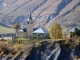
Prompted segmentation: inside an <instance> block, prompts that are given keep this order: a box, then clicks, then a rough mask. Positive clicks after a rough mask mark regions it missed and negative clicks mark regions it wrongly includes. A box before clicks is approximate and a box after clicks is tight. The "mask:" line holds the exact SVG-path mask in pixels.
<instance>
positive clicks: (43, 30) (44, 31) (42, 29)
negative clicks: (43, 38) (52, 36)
mask: <svg viewBox="0 0 80 60" xmlns="http://www.w3.org/2000/svg"><path fill="white" fill-rule="evenodd" d="M33 33H49V32H48V31H47V30H46V29H44V28H43V27H40V28H38V29H37V30H35V31H33Z"/></svg>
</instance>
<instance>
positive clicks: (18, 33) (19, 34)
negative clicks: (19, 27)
mask: <svg viewBox="0 0 80 60" xmlns="http://www.w3.org/2000/svg"><path fill="white" fill-rule="evenodd" d="M17 37H18V38H25V37H27V35H26V32H17Z"/></svg>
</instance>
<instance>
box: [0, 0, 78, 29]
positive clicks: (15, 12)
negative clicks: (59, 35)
mask: <svg viewBox="0 0 80 60" xmlns="http://www.w3.org/2000/svg"><path fill="white" fill-rule="evenodd" d="M30 13H32V18H33V20H34V21H35V25H34V27H39V26H44V27H45V28H46V29H49V28H50V27H51V26H52V25H53V24H54V23H55V22H58V23H60V24H61V26H62V28H64V29H66V30H67V29H68V30H69V29H71V28H73V27H79V26H80V0H0V25H2V26H7V27H11V26H12V25H14V24H15V23H16V22H17V21H18V22H19V24H20V25H22V24H23V25H24V26H25V25H26V20H27V19H28V17H29V14H30Z"/></svg>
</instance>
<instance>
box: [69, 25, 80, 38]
mask: <svg viewBox="0 0 80 60" xmlns="http://www.w3.org/2000/svg"><path fill="white" fill-rule="evenodd" d="M69 33H70V37H71V38H73V39H74V38H78V36H80V30H79V29H78V28H77V27H74V28H73V29H71V30H70V31H69Z"/></svg>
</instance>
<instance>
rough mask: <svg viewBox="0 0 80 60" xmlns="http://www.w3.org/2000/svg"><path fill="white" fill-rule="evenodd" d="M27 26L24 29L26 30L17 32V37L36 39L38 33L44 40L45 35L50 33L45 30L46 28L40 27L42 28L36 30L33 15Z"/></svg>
mask: <svg viewBox="0 0 80 60" xmlns="http://www.w3.org/2000/svg"><path fill="white" fill-rule="evenodd" d="M26 23H27V24H26V25H27V26H26V27H24V29H19V30H18V31H17V35H16V36H17V37H18V38H25V37H28V38H35V37H36V33H40V37H41V38H43V37H44V35H49V33H48V31H47V30H46V29H44V27H40V28H34V21H33V20H32V17H31V14H30V16H29V18H28V20H27V22H26Z"/></svg>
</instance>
